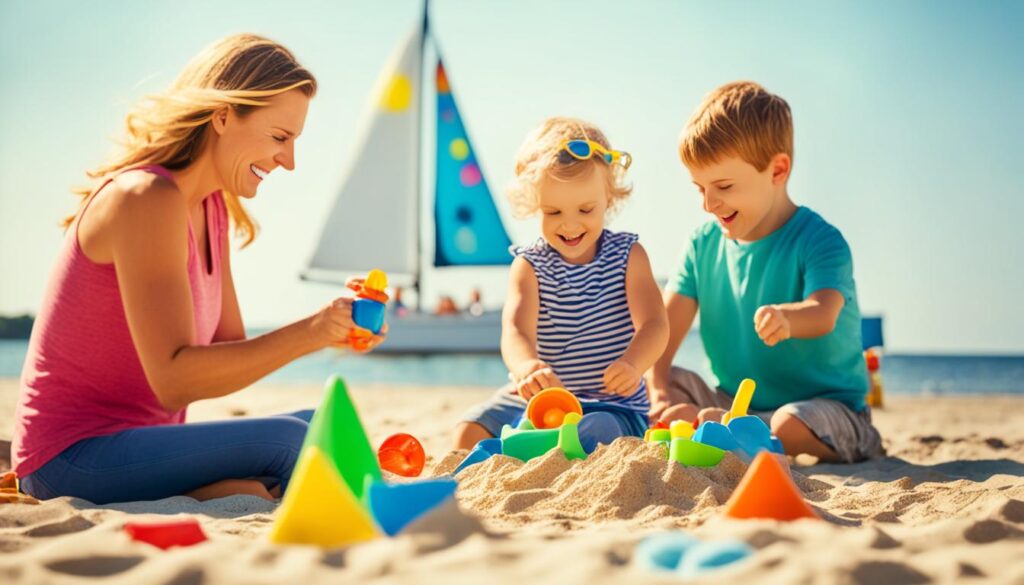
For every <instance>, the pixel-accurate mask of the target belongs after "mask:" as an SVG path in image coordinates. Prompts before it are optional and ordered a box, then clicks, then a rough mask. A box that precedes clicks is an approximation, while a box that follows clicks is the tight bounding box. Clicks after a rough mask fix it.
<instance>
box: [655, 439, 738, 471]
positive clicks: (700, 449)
mask: <svg viewBox="0 0 1024 585" xmlns="http://www.w3.org/2000/svg"><path fill="white" fill-rule="evenodd" d="M724 457H725V451H724V450H722V449H719V448H718V447H714V446H711V445H705V444H704V443H698V442H697V441H693V440H690V439H682V438H680V439H672V443H671V444H670V445H669V449H668V458H669V459H670V460H672V461H675V462H676V463H682V464H683V465H689V466H690V467H714V466H715V465H718V464H719V463H720V462H721V461H722V458H724Z"/></svg>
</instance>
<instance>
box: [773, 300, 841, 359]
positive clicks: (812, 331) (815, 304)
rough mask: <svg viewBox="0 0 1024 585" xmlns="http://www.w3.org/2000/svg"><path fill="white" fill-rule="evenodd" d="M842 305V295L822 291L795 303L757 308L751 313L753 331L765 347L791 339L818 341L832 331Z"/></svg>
mask: <svg viewBox="0 0 1024 585" xmlns="http://www.w3.org/2000/svg"><path fill="white" fill-rule="evenodd" d="M845 304H846V299H844V298H843V293H841V292H839V291H838V290H836V289H834V288H823V289H821V290H818V291H815V292H813V293H811V294H810V295H808V296H807V298H806V299H804V300H803V301H800V302H798V303H785V304H781V305H764V306H762V307H759V308H758V309H757V311H755V312H754V330H755V331H757V335H758V337H760V338H761V341H763V342H764V343H765V345H767V346H768V347H772V346H774V345H775V344H777V343H779V342H780V341H785V340H787V339H789V338H791V337H795V338H797V339H808V338H812V337H821V336H822V335H828V334H829V333H831V332H832V330H833V329H835V326H836V320H837V319H839V313H840V312H841V311H842V310H843V306H844V305H845Z"/></svg>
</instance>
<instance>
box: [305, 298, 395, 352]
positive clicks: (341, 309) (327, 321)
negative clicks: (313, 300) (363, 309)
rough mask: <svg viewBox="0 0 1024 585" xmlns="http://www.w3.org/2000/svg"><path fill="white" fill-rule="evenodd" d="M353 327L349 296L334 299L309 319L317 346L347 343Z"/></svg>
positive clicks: (354, 325)
mask: <svg viewBox="0 0 1024 585" xmlns="http://www.w3.org/2000/svg"><path fill="white" fill-rule="evenodd" d="M355 327H357V326H356V324H355V322H354V321H352V299H351V298H345V297H339V298H336V299H334V300H333V301H331V303H330V304H329V305H327V306H326V307H324V308H322V309H320V311H319V312H318V313H316V314H315V315H313V317H312V318H311V319H310V329H311V334H312V336H313V339H314V340H315V341H316V343H317V345H318V347H327V346H328V345H347V344H348V339H349V333H350V332H351V331H352V329H353V328H355ZM367 333H369V331H367ZM381 339H383V338H381Z"/></svg>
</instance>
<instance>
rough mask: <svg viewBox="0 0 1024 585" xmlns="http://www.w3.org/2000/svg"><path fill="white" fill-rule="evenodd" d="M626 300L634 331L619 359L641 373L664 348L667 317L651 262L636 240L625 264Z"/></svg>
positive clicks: (666, 337)
mask: <svg viewBox="0 0 1024 585" xmlns="http://www.w3.org/2000/svg"><path fill="white" fill-rule="evenodd" d="M626 302H627V303H628V304H629V313H630V315H631V316H632V318H633V328H634V329H636V334H635V335H634V336H633V341H631V342H630V344H629V347H628V348H627V349H626V353H624V354H623V355H622V359H624V360H626V361H627V362H629V363H630V364H632V365H633V367H634V368H636V369H637V371H638V372H640V373H643V372H645V371H646V370H647V369H648V368H650V367H651V366H652V365H653V364H654V361H655V360H657V359H658V357H660V356H661V354H662V352H663V351H665V343H667V342H668V317H667V316H666V315H665V307H664V306H663V305H662V304H661V294H660V293H659V291H658V283H657V282H656V281H655V280H654V274H653V273H652V272H651V261H650V259H648V257H647V252H646V251H645V250H644V247H643V246H641V245H640V244H639V243H635V244H633V249H632V250H630V253H629V260H628V261H627V263H626Z"/></svg>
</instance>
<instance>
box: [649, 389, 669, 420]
mask: <svg viewBox="0 0 1024 585" xmlns="http://www.w3.org/2000/svg"><path fill="white" fill-rule="evenodd" d="M647 383H648V386H647V394H648V396H650V399H651V408H650V410H648V411H647V416H648V417H649V418H650V419H651V423H652V424H653V423H656V422H658V421H659V420H661V416H662V415H663V414H665V410H666V409H668V408H669V407H670V406H672V401H671V400H669V398H668V393H667V392H665V391H664V390H660V389H657V388H654V387H653V386H651V385H650V380H648V381H647Z"/></svg>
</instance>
